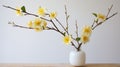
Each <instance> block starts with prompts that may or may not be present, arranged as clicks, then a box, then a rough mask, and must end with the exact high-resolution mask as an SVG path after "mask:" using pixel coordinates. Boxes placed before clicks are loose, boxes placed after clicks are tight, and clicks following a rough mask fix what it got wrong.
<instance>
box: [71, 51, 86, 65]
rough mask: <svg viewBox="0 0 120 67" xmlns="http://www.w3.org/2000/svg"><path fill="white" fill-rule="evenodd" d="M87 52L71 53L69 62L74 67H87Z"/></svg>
mask: <svg viewBox="0 0 120 67" xmlns="http://www.w3.org/2000/svg"><path fill="white" fill-rule="evenodd" d="M85 60H86V56H85V52H84V51H71V52H70V55H69V62H70V64H71V65H73V66H84V65H85Z"/></svg>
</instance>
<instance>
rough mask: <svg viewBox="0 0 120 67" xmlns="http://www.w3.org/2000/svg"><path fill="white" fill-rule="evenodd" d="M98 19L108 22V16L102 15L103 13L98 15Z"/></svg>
mask: <svg viewBox="0 0 120 67" xmlns="http://www.w3.org/2000/svg"><path fill="white" fill-rule="evenodd" d="M97 18H98V19H100V20H102V21H105V20H106V16H105V15H103V14H101V13H98V14H97Z"/></svg>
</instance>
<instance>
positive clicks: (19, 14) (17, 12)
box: [16, 7, 23, 16]
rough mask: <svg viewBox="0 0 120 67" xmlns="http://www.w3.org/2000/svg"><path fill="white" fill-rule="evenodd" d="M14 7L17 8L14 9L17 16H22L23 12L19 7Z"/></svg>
mask: <svg viewBox="0 0 120 67" xmlns="http://www.w3.org/2000/svg"><path fill="white" fill-rule="evenodd" d="M16 9H17V10H16V14H17V15H18V16H22V15H23V14H22V11H21V9H20V8H19V7H17V8H16Z"/></svg>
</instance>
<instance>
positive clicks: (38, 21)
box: [34, 18, 41, 27]
mask: <svg viewBox="0 0 120 67" xmlns="http://www.w3.org/2000/svg"><path fill="white" fill-rule="evenodd" d="M40 25H41V19H40V18H36V19H35V20H34V27H36V26H40Z"/></svg>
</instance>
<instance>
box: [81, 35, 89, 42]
mask: <svg viewBox="0 0 120 67" xmlns="http://www.w3.org/2000/svg"><path fill="white" fill-rule="evenodd" d="M88 41H89V36H88V35H85V34H83V35H82V36H81V42H82V43H84V44H85V43H87V42H88Z"/></svg>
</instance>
